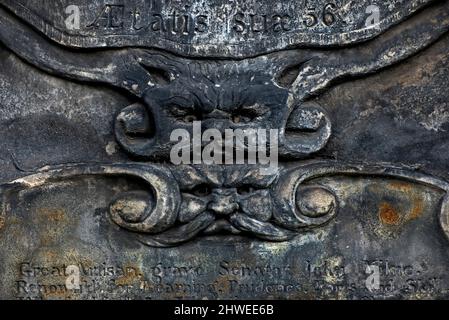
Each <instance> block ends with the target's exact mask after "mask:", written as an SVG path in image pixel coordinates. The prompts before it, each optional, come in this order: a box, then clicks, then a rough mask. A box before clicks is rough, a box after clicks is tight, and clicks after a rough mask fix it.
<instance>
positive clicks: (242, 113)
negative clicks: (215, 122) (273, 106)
mask: <svg viewBox="0 0 449 320" xmlns="http://www.w3.org/2000/svg"><path fill="white" fill-rule="evenodd" d="M267 112H269V108H267V107H266V106H261V105H259V104H254V105H251V106H243V107H241V108H239V109H238V110H236V111H235V112H234V113H233V114H232V116H231V119H232V122H234V123H240V122H245V123H246V122H251V121H254V119H255V118H257V117H260V116H262V115H265V114H266V113H267Z"/></svg>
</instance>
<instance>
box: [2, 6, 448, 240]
mask: <svg viewBox="0 0 449 320" xmlns="http://www.w3.org/2000/svg"><path fill="white" fill-rule="evenodd" d="M78 2H79V3H80V4H85V1H78ZM293 2H294V1H293ZM318 2H319V3H321V2H320V1H318ZM61 3H62V2H61ZM218 3H219V1H212V4H211V8H212V9H214V10H215V9H217V8H218V6H217V4H218ZM399 3H402V2H401V1H392V2H391V5H390V6H389V7H388V13H389V14H388V16H387V18H385V19H384V20H382V21H381V22H380V23H379V24H378V25H377V26H376V27H373V28H368V29H366V28H362V27H361V25H359V28H355V29H354V30H349V29H348V30H346V29H345V30H344V32H340V33H338V35H336V34H333V33H332V32H328V33H325V32H324V31H323V30H320V27H315V29H314V31H313V32H301V31H300V30H298V28H299V27H298V26H296V27H295V26H294V25H292V26H291V30H284V31H288V32H287V34H288V36H281V37H279V38H276V40H273V41H269V40H263V39H260V37H259V36H255V37H254V38H252V39H250V41H253V42H256V41H262V43H265V44H267V45H266V46H258V45H254V46H245V48H246V49H241V50H240V49H239V46H238V39H239V36H238V35H236V36H235V38H231V40H230V42H229V43H224V44H217V43H214V41H216V39H217V38H216V37H215V38H214V36H213V34H214V32H215V36H216V34H217V33H219V32H220V30H218V29H213V30H211V32H212V33H211V34H212V35H210V34H208V35H207V36H206V35H203V36H200V38H201V37H203V38H204V37H209V39H208V40H209V42H208V43H207V45H205V46H202V45H200V44H199V43H200V42H201V41H203V40H204V39H203V38H201V39H203V40H197V39H196V38H195V39H193V40H192V39H190V40H191V42H190V43H187V42H186V41H184V42H182V41H181V42H180V43H174V44H173V43H172V42H170V37H168V38H163V37H159V36H157V35H154V34H152V35H151V36H148V37H140V38H139V39H140V40H139V41H137V42H133V41H132V39H134V37H135V36H136V35H139V34H140V33H139V32H143V31H138V30H134V32H135V33H134V34H132V33H131V34H129V33H120V34H118V35H117V34H115V35H114V37H112V35H110V34H108V33H107V32H106V31H105V30H101V26H102V23H108V22H107V21H109V20H108V19H106V22H104V21H103V20H101V21H99V20H98V21H97V20H96V17H95V16H92V17H91V18H92V19H93V21H94V22H93V23H94V25H93V29H92V28H91V29H89V30H84V29H82V30H80V31H79V32H78V33H77V32H75V31H70V32H69V33H67V34H65V33H63V32H62V31H61V28H62V27H61V25H58V24H57V23H55V24H54V25H49V24H48V23H47V22H43V21H41V20H39V19H38V17H39V14H38V13H39V12H40V11H42V10H44V11H45V10H46V8H45V5H44V4H43V3H42V4H41V3H37V2H36V3H34V2H33V3H31V1H12V0H11V1H3V2H2V4H0V41H1V42H2V43H3V44H4V45H5V46H6V47H8V48H9V49H10V50H12V51H13V52H14V53H16V54H17V55H18V56H19V57H21V58H22V59H24V60H25V61H27V62H28V63H30V64H32V65H34V66H36V67H38V68H40V69H42V70H44V71H46V72H49V73H51V74H54V75H57V76H60V77H64V78H67V79H72V80H76V81H82V82H87V83H102V84H107V85H109V86H112V87H114V88H118V89H122V90H124V91H126V92H127V93H128V94H130V95H131V96H132V97H133V98H134V99H136V102H135V103H133V104H131V105H129V106H124V108H123V109H122V110H121V112H120V113H119V114H117V115H115V125H114V133H115V137H116V140H117V142H118V144H119V145H120V146H121V147H122V148H123V150H125V151H126V152H127V153H128V155H129V156H130V157H133V159H135V160H136V161H135V162H126V163H122V164H103V165H98V164H75V165H66V166H61V167H59V168H52V169H48V168H47V169H46V170H44V171H39V172H37V173H35V174H32V175H29V176H26V177H23V178H20V179H17V180H14V181H12V182H9V183H5V184H3V185H2V186H1V191H2V194H3V197H4V199H3V210H2V215H3V216H4V215H6V214H7V213H6V212H7V202H8V201H7V197H8V195H10V194H11V192H13V191H14V190H20V189H23V188H25V189H27V188H34V187H36V186H41V185H43V184H51V183H52V181H57V180H61V179H73V178H75V177H80V176H92V175H93V176H95V175H106V176H108V175H120V176H133V177H135V178H138V179H141V180H142V181H143V182H144V183H145V184H146V185H147V190H146V191H145V192H143V191H135V192H134V191H129V192H125V193H123V194H117V195H116V197H115V198H114V199H111V202H110V206H109V216H110V219H111V222H113V223H115V224H116V225H117V226H119V227H121V228H122V229H124V230H126V231H127V232H132V233H133V234H134V235H135V236H136V239H137V240H139V241H140V242H141V243H144V244H147V245H150V246H160V247H167V246H174V245H178V244H181V243H183V242H186V241H189V240H192V239H194V238H196V237H197V236H200V235H217V234H227V235H239V236H241V235H246V236H252V237H256V238H258V239H262V240H268V241H286V240H289V239H292V238H293V237H295V236H296V235H298V234H300V233H303V232H309V231H310V230H312V229H314V228H319V227H323V226H325V225H326V224H328V223H329V222H330V221H332V220H333V219H334V218H335V217H336V215H337V214H338V213H339V208H340V204H339V203H340V199H339V196H338V194H337V193H336V190H333V189H332V188H330V187H328V186H324V185H322V184H320V183H315V182H314V180H316V179H318V178H322V177H332V176H335V175H344V176H350V177H354V179H362V180H363V179H369V178H370V177H374V176H376V177H383V178H385V179H398V180H401V181H402V180H404V181H407V182H409V183H413V184H419V185H425V186H429V187H431V188H435V189H438V190H439V191H442V192H444V193H447V192H448V190H449V189H448V184H447V182H445V181H444V180H443V179H439V178H435V177H432V176H427V175H424V174H422V173H418V172H415V171H413V170H409V169H405V168H400V167H396V166H390V165H389V166H387V165H372V166H369V165H350V164H345V163H339V162H320V161H316V162H315V161H312V162H310V161H305V160H304V159H306V158H310V157H311V155H312V154H314V153H316V152H318V151H320V150H322V149H323V148H324V147H325V146H326V144H327V142H328V141H329V139H330V138H331V137H332V120H331V117H330V116H329V114H328V112H327V111H326V106H323V105H319V104H318V103H317V102H316V101H314V99H313V98H315V97H316V96H318V95H319V94H321V93H322V92H324V91H325V90H327V89H328V88H329V87H330V86H332V85H333V84H334V83H336V82H341V81H344V80H346V79H351V78H354V77H361V76H364V75H367V74H370V73H374V72H378V71H380V70H382V69H385V68H387V67H389V66H392V65H394V64H396V63H399V62H401V61H404V60H405V59H407V58H409V57H411V56H412V55H414V54H416V53H418V52H420V51H422V50H424V49H426V48H427V47H429V46H430V45H431V44H432V43H434V42H435V41H437V40H438V39H439V38H440V37H441V36H442V35H444V34H445V33H447V31H448V30H449V1H434V2H432V1H409V2H408V3H407V4H406V5H402V6H400V7H399V5H398V4H399ZM61 5H63V3H62V4H61ZM263 5H266V3H265V2H263ZM324 5H325V4H324ZM379 5H381V6H384V5H383V4H379ZM292 6H294V4H292ZM353 6H355V7H354V8H355V9H358V10H355V9H354V8H352V9H354V10H352V11H351V12H355V14H354V13H353V15H352V19H355V20H357V21H358V20H360V17H361V16H362V13H361V11H360V8H361V7H360V6H358V5H357V4H355V2H354V4H353ZM426 6H428V7H426ZM325 7H326V6H325ZM82 8H84V7H82ZM118 9H120V10H122V9H121V8H110V9H109V11H108V12H111V10H118ZM325 9H326V10H327V11H326V12H325V13H327V14H328V15H327V16H326V15H324V16H323V17H324V19H328V20H326V21H328V22H329V23H330V21H331V19H334V18H335V19H336V17H337V11H338V12H340V13H341V14H343V13H344V10H345V9H344V8H343V9H342V8H340V9H338V10H337V8H336V7H335V8H334V7H332V6H330V7H329V6H327V7H326V8H325ZM421 9H422V10H421ZM136 10H148V8H146V9H145V8H140V9H139V8H137V9H136ZM155 10H156V9H155ZM217 10H218V9H217ZM339 10H340V11H339ZM346 10H349V9H346ZM156 11H158V12H162V13H163V12H166V8H163V7H161V8H157V10H156ZM134 12H135V11H134ZM212 12H214V11H213V10H212ZM234 14H237V15H238V14H239V12H235V13H234ZM107 17H108V16H106V18H107ZM118 17H121V16H120V15H119V16H118ZM326 17H327V18H326ZM134 18H135V17H134ZM114 19H117V17H115V18H114ZM114 19H113V20H114ZM196 19H197V21H196V23H197V24H199V25H202V24H201V22H198V17H197V18H196ZM202 19H205V18H204V17H203V18H202ZM234 19H235V18H234ZM275 19H278V18H277V17H276V18H275ZM279 19H280V20H281V22H282V21H284V22H285V19H286V18H285V17H280V18H279ZM282 19H284V20H282ZM403 20H404V21H403ZM200 21H201V19H200ZM237 21H239V20H237ZM109 22H111V21H109ZM121 22H123V24H126V23H128V22H129V21H128V20H126V21H121ZM121 22H120V21H118V22H117V21H115V20H114V21H113V23H118V24H120V23H121ZM234 22H235V21H234ZM400 22H402V23H400ZM58 23H59V22H58ZM332 23H334V22H332ZM335 23H339V22H338V21H336V22H335ZM131 24H132V26H133V27H136V26H137V25H145V21H136V20H135V19H134V20H131ZM148 25H149V24H148ZM196 27H197V28H198V27H199V26H198V25H197V26H196ZM281 27H282V26H281ZM313 27H314V26H311V28H313ZM142 28H144V26H143V27H142ZM284 28H286V26H285V25H284ZM288 28H290V26H289V27H288ZM295 28H296V29H295ZM342 28H343V27H342ZM343 29H344V28H343ZM197 31H198V30H197ZM334 31H335V30H334ZM120 32H121V31H120ZM158 37H159V38H158ZM287 38H288V39H291V40H290V41H288V43H286V42H287V40H286V39H287ZM92 39H93V40H92ZM112 39H114V40H112ZM320 39H321V40H320ZM322 39H324V40H322ZM306 40H307V41H306ZM196 41H200V42H198V43H197V42H196ZM337 43H338V44H340V47H336V48H332V50H329V48H322V47H328V46H333V45H335V44H337ZM131 44H132V45H131ZM144 46H146V48H142V47H144ZM300 46H302V47H300ZM74 47H77V48H97V49H98V48H102V49H101V50H93V51H86V50H75V49H73V48H74ZM161 47H162V48H168V49H172V50H171V51H172V52H171V53H170V52H167V51H161V50H158V48H161ZM281 49H283V51H279V52H276V51H278V50H281ZM284 49H290V50H284ZM180 53H181V54H183V56H181V55H178V54H180ZM262 53H263V55H256V54H262ZM198 54H203V55H206V54H209V56H204V57H202V58H198V57H192V56H196V55H198ZM217 56H219V57H221V59H215V58H216V57H217ZM236 57H238V58H239V59H236ZM349 107H350V106H349ZM194 121H202V123H203V126H204V127H203V129H208V128H215V129H218V130H219V131H220V132H221V133H223V132H224V130H226V129H257V128H266V129H277V130H279V133H280V137H279V155H280V157H281V165H280V169H279V170H278V171H276V172H274V173H273V174H271V175H264V176H260V175H259V174H258V169H259V168H258V167H257V166H255V167H251V166H243V167H240V166H237V165H236V166H202V165H201V166H173V165H171V164H169V163H168V161H167V158H168V156H169V154H170V150H171V148H172V147H173V144H174V143H173V142H171V141H170V134H171V132H173V130H175V129H180V128H182V129H186V130H187V131H189V132H190V133H192V130H193V122H194ZM447 206H448V204H447V196H446V197H445V198H444V201H443V202H442V206H441V212H440V213H439V214H440V215H439V220H440V224H441V227H442V230H443V231H444V232H445V233H446V235H449V216H448V214H449V212H448V208H447ZM0 218H1V217H0Z"/></svg>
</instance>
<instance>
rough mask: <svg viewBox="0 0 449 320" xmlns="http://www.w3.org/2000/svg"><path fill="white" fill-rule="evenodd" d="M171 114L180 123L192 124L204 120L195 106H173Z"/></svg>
mask: <svg viewBox="0 0 449 320" xmlns="http://www.w3.org/2000/svg"><path fill="white" fill-rule="evenodd" d="M170 114H171V115H172V116H173V117H175V118H176V119H177V120H178V121H181V122H186V123H192V122H193V121H200V120H201V119H202V115H201V113H200V112H199V111H198V110H196V109H195V108H194V107H193V106H189V107H181V106H179V105H173V106H171V107H170Z"/></svg>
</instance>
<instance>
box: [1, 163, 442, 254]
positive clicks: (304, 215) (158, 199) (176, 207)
mask: <svg viewBox="0 0 449 320" xmlns="http://www.w3.org/2000/svg"><path fill="white" fill-rule="evenodd" d="M336 175H340V176H350V177H353V179H356V180H357V179H359V180H360V179H361V180H362V181H363V180H369V179H370V178H372V177H381V178H383V179H384V180H398V181H404V182H407V183H411V184H419V185H424V186H428V187H430V188H435V189H437V190H439V191H442V192H444V193H445V196H444V200H443V202H442V204H441V211H440V213H439V220H440V223H441V226H442V231H443V232H445V234H446V236H447V237H449V232H448V230H449V229H448V221H449V220H448V219H449V211H448V191H449V184H448V183H447V182H445V181H443V180H441V179H438V178H434V177H431V176H427V175H423V174H419V173H417V172H414V171H412V170H409V169H404V168H398V167H393V166H390V167H389V166H382V167H379V166H367V165H356V164H353V165H350V164H340V163H333V162H318V163H312V164H309V165H299V166H296V167H294V168H290V169H284V170H281V171H280V172H278V173H277V174H276V175H273V176H262V177H257V174H256V171H253V170H246V171H245V169H242V168H239V169H236V170H234V169H228V170H226V172H223V168H220V167H217V168H199V167H191V166H187V167H182V168H181V167H177V166H173V167H171V168H170V169H168V168H166V167H164V166H159V165H145V164H140V165H136V164H105V165H100V164H98V165H87V164H79V165H72V166H64V167H61V168H45V169H43V170H42V171H41V172H38V173H36V174H33V175H30V176H26V177H23V178H20V179H17V180H15V181H12V182H10V183H8V184H4V185H2V186H1V191H2V196H3V201H2V213H1V216H6V215H7V211H8V205H7V204H8V198H9V197H10V196H11V194H12V193H14V192H19V191H21V190H27V189H33V188H38V187H42V186H44V187H45V186H46V185H47V186H48V185H51V184H52V183H55V182H58V181H64V180H70V179H75V178H77V177H80V176H125V177H126V176H127V177H134V178H138V179H141V180H142V181H143V182H144V183H145V186H146V189H145V190H144V191H143V190H138V191H127V192H124V193H119V194H117V195H116V196H115V197H114V198H113V199H111V200H110V206H109V209H108V213H109V217H110V219H111V222H113V223H115V224H116V225H117V226H119V227H121V228H123V229H124V230H127V231H128V232H132V233H133V234H134V235H135V237H136V239H137V240H138V241H140V242H141V243H143V244H146V245H150V246H156V247H169V246H174V245H179V244H181V243H183V242H186V241H190V240H192V239H194V238H196V237H198V236H206V235H207V236H210V235H217V234H219V235H220V234H225V235H226V234H227V235H239V236H253V237H256V238H259V239H262V240H269V241H286V240H289V239H292V238H293V237H295V236H296V235H298V234H301V233H304V232H308V231H310V230H312V229H314V228H319V227H322V226H324V225H325V224H327V223H328V222H330V221H331V220H332V219H333V218H335V216H336V215H337V214H338V213H339V211H340V205H339V202H340V199H339V197H338V195H337V194H336V191H337V190H333V189H332V188H329V187H327V186H325V185H323V184H321V183H319V182H318V183H316V182H315V181H316V180H317V179H320V178H326V177H332V176H336ZM213 177H215V178H216V179H214V178H213Z"/></svg>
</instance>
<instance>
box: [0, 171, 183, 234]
mask: <svg viewBox="0 0 449 320" xmlns="http://www.w3.org/2000/svg"><path fill="white" fill-rule="evenodd" d="M92 175H94V176H130V177H135V178H137V179H140V180H143V181H144V182H145V183H146V184H147V185H148V187H149V188H148V190H149V191H150V192H146V191H132V192H126V193H123V194H120V195H119V196H117V197H116V198H115V199H114V200H113V201H112V203H111V205H110V215H111V219H112V220H113V221H114V222H115V223H116V224H117V225H119V226H120V227H123V228H125V229H128V230H131V231H138V232H146V233H159V232H162V231H165V230H167V229H168V228H170V227H172V226H173V224H174V223H175V221H176V219H177V217H178V211H179V206H180V202H181V195H180V192H179V188H178V184H177V183H176V181H175V179H174V178H173V177H172V175H171V173H170V171H168V170H167V169H164V168H162V167H158V166H154V165H136V164H108V165H100V164H99V165H87V164H77V165H72V166H64V167H61V168H52V169H48V168H45V169H44V170H41V171H40V172H38V173H36V174H33V175H30V176H26V177H23V178H20V179H16V180H14V181H12V182H10V183H7V184H3V185H1V186H0V193H1V196H2V197H3V201H2V208H1V209H2V213H0V216H5V211H6V203H7V197H8V195H9V194H11V192H14V191H18V190H24V189H32V188H37V187H41V186H44V185H46V184H49V183H54V182H58V181H62V180H66V179H73V178H75V177H79V176H83V177H86V176H92Z"/></svg>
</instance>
